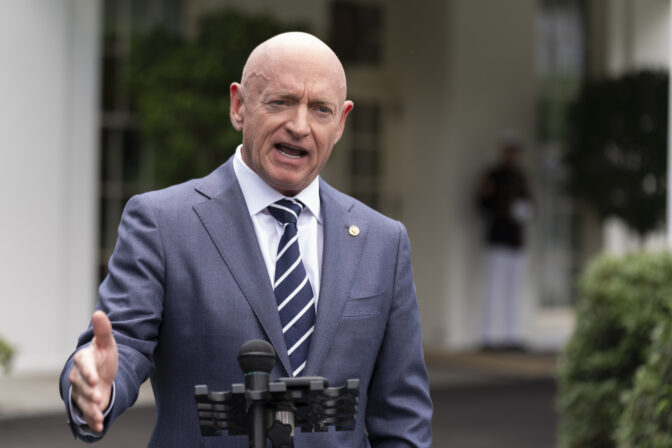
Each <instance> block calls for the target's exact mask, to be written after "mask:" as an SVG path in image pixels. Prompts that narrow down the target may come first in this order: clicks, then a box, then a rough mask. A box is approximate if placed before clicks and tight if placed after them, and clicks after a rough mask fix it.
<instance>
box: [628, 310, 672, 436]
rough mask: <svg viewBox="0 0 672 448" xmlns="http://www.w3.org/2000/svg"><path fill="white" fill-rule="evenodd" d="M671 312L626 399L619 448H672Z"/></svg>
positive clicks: (658, 332) (661, 326) (664, 319)
mask: <svg viewBox="0 0 672 448" xmlns="http://www.w3.org/2000/svg"><path fill="white" fill-rule="evenodd" d="M670 317H671V313H670V312H669V311H668V312H667V313H664V315H663V322H662V323H661V324H659V325H658V327H657V328H656V330H655V332H654V337H653V343H652V345H651V349H650V352H649V357H648V360H647V362H646V364H645V365H643V366H642V367H640V368H639V370H638V371H637V374H636V375H635V381H634V386H633V389H632V390H631V391H630V392H627V393H626V394H625V395H624V404H625V409H624V411H623V414H622V415H621V418H620V422H619V425H618V428H617V430H616V439H617V441H618V446H619V448H671V447H672V319H670Z"/></svg>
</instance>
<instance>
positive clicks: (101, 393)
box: [69, 347, 109, 432]
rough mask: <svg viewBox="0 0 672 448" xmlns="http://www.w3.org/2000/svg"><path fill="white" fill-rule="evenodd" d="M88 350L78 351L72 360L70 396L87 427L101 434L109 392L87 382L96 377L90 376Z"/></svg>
mask: <svg viewBox="0 0 672 448" xmlns="http://www.w3.org/2000/svg"><path fill="white" fill-rule="evenodd" d="M88 348H90V347H87V348H85V349H82V350H80V351H79V352H78V353H77V354H76V355H75V357H74V358H73V360H74V365H73V367H72V370H71V371H70V375H69V380H70V383H71V384H72V395H71V396H72V400H73V401H74V403H75V404H76V405H77V407H78V408H79V410H80V411H81V413H82V417H83V418H84V420H85V421H86V423H87V424H88V425H89V427H91V429H93V430H94V431H96V432H102V430H103V420H104V417H103V412H104V410H105V408H106V407H107V403H108V401H109V400H105V397H106V396H109V391H107V392H106V391H105V390H104V389H106V387H105V386H104V385H103V384H99V383H98V381H89V380H90V379H91V378H94V379H95V378H96V377H97V375H91V371H90V369H89V367H90V366H89V364H91V363H90V359H91V356H90V354H88V353H87V352H86V351H87V349H88ZM82 352H84V353H82ZM106 394H107V395H106Z"/></svg>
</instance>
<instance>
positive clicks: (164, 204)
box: [129, 162, 235, 211]
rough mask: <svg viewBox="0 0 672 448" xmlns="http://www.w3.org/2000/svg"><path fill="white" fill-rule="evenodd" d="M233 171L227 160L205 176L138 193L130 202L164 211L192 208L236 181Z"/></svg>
mask: <svg viewBox="0 0 672 448" xmlns="http://www.w3.org/2000/svg"><path fill="white" fill-rule="evenodd" d="M231 172H232V169H231V167H230V166H229V162H226V163H224V164H222V165H220V166H219V167H218V168H217V169H216V170H214V171H213V172H211V173H209V174H208V175H206V176H204V177H201V178H197V179H190V180H187V181H185V182H182V183H179V184H175V185H171V186H168V187H164V188H160V189H156V190H151V191H146V192H143V193H139V194H136V195H135V196H133V197H132V198H131V199H130V200H129V203H130V202H131V201H133V202H137V203H142V204H146V205H147V206H149V207H151V208H154V209H161V210H164V211H166V210H176V209H182V208H184V207H189V208H191V207H192V206H194V205H196V204H197V203H199V202H204V201H207V200H209V199H211V198H212V197H214V196H217V195H218V194H220V193H221V192H222V191H224V190H225V189H226V188H228V187H229V186H230V185H231V182H232V181H235V176H233V175H232V173H231Z"/></svg>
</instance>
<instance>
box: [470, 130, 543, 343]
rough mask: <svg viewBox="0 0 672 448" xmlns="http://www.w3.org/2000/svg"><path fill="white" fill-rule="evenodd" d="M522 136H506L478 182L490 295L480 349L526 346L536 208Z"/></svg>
mask: <svg viewBox="0 0 672 448" xmlns="http://www.w3.org/2000/svg"><path fill="white" fill-rule="evenodd" d="M521 152H522V147H521V143H520V140H519V139H518V138H516V137H513V136H507V137H506V138H505V139H504V140H503V142H502V144H501V148H500V154H499V160H498V162H497V163H496V164H495V165H494V166H493V167H491V168H490V169H488V170H487V172H486V173H485V175H484V176H483V177H482V179H481V180H480V182H479V185H478V191H477V202H478V207H479V210H480V212H481V215H482V217H483V219H484V221H485V243H486V247H487V263H486V264H487V274H486V279H487V281H486V294H485V303H484V306H483V312H482V316H483V318H482V325H483V328H482V341H481V342H482V348H483V349H485V350H522V349H523V348H524V347H523V341H522V334H521V328H520V312H521V286H522V282H523V273H524V269H525V232H524V231H525V226H526V224H527V223H528V222H529V221H530V219H531V218H532V214H533V208H532V200H531V195H530V190H529V186H528V182H527V178H526V176H525V173H524V172H523V170H522V168H521V166H520V157H521Z"/></svg>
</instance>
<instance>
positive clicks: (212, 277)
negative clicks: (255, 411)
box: [60, 159, 432, 448]
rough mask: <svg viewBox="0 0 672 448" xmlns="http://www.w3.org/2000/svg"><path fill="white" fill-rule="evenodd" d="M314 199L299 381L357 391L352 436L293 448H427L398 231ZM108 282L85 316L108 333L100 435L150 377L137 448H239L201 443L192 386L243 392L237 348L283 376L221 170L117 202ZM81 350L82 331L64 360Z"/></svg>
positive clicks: (408, 275) (246, 219)
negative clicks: (312, 302)
mask: <svg viewBox="0 0 672 448" xmlns="http://www.w3.org/2000/svg"><path fill="white" fill-rule="evenodd" d="M320 197H321V203H322V210H323V213H324V215H323V217H324V220H323V221H324V249H323V262H322V273H321V279H322V280H321V281H322V284H321V287H320V297H319V302H318V309H317V322H316V326H315V333H314V334H313V337H312V341H311V346H310V352H309V354H308V360H307V365H306V370H305V372H304V374H305V375H318V376H324V377H326V378H328V379H329V381H330V384H331V385H342V384H344V383H345V381H346V380H347V379H348V378H359V379H360V382H361V383H360V384H361V394H360V406H359V412H358V415H357V423H356V428H355V430H354V431H346V432H334V431H333V429H332V430H330V431H329V432H327V433H314V434H302V433H300V432H298V431H297V434H296V438H295V444H296V447H321V448H324V447H334V448H336V447H339V448H343V447H367V446H380V447H429V446H430V445H431V429H430V420H431V414H432V403H431V400H430V397H429V387H428V380H427V373H426V368H425V364H424V359H423V352H422V336H421V332H420V322H419V317H418V308H417V299H416V294H415V287H414V285H413V278H412V272H411V259H410V248H409V242H408V236H407V234H406V230H405V229H404V227H403V226H402V224H401V223H399V222H397V221H393V220H391V219H389V218H386V217H384V216H383V215H381V214H379V213H377V212H375V211H374V210H372V209H370V208H368V207H366V206H365V205H363V204H362V203H360V202H358V201H356V200H354V199H353V198H351V197H349V196H346V195H344V194H342V193H340V192H338V191H336V190H334V189H333V188H332V187H330V186H329V185H328V184H326V183H325V182H324V181H322V182H321V184H320ZM351 225H356V226H358V227H359V229H360V233H359V235H358V236H352V235H350V234H349V232H348V229H349V227H350V226H351ZM109 268H110V269H109V270H110V274H109V275H108V277H107V278H106V279H105V281H104V282H103V283H102V284H101V286H100V291H99V302H98V308H99V309H102V310H103V311H105V313H107V314H108V316H109V318H110V320H111V322H112V326H113V330H114V336H115V339H116V341H117V344H118V347H119V370H118V373H117V377H116V381H115V384H116V399H115V403H114V406H113V408H112V410H111V412H110V414H109V416H108V418H107V422H106V430H107V428H109V426H110V423H111V422H112V421H113V420H114V419H115V418H116V417H117V416H118V415H119V414H120V413H121V412H123V411H124V410H125V409H127V408H128V407H130V406H131V405H132V404H133V403H134V402H135V400H136V398H137V394H138V388H139V387H140V384H142V382H143V381H145V379H147V378H148V377H150V378H151V381H152V387H153V390H154V395H155V397H156V406H157V421H156V426H155V428H154V432H153V434H152V438H151V441H150V443H149V446H150V447H161V448H167V447H176V448H177V447H180V448H185V447H196V446H199V447H214V446H219V447H221V446H227V447H228V446H230V447H246V446H247V441H246V438H245V437H241V436H228V435H222V437H214V438H203V437H201V435H200V432H199V424H198V418H197V415H196V407H195V404H194V398H193V390H194V389H193V388H194V385H195V384H208V385H209V386H210V388H211V390H228V389H230V387H231V383H241V382H243V377H242V373H241V371H240V368H239V366H238V362H237V359H236V358H237V354H238V350H239V348H240V346H241V345H242V344H243V343H244V342H246V341H248V340H250V339H255V338H261V339H265V340H267V341H269V342H270V343H271V344H272V345H273V346H274V348H275V350H276V352H277V353H278V359H279V362H277V363H276V366H275V368H274V370H273V371H272V372H271V380H274V379H276V378H278V377H283V376H290V375H289V374H288V372H289V371H290V365H289V359H288V356H287V350H286V348H285V342H284V339H283V336H282V330H281V325H280V318H279V316H278V312H277V310H276V303H275V296H274V294H273V290H272V287H271V284H270V282H269V279H268V274H267V272H266V267H265V265H264V261H263V257H262V255H261V251H260V250H259V245H258V243H257V240H256V236H255V233H254V228H253V225H252V221H251V219H250V216H249V213H248V211H247V208H246V206H245V203H244V199H243V195H242V192H241V190H240V186H239V185H238V182H237V180H236V177H235V175H234V172H233V163H232V159H231V160H229V161H228V162H227V163H225V164H224V165H222V166H220V167H219V168H218V169H217V170H215V171H214V172H213V173H211V174H210V175H208V176H207V177H205V178H203V179H197V180H192V181H189V182H186V183H184V184H181V185H177V186H174V187H170V188H167V189H164V190H160V191H155V192H150V193H145V194H142V195H139V196H135V197H133V198H131V200H129V202H128V204H127V205H126V208H125V210H124V213H123V217H122V220H121V224H120V227H119V239H118V241H117V246H116V248H115V251H114V254H113V255H112V258H111V259H110V264H109ZM91 337H92V332H91V328H89V329H88V330H87V331H86V332H84V333H83V334H82V336H81V337H80V340H79V343H78V348H80V347H82V346H83V345H85V344H87V343H88V342H89V341H90V340H91ZM70 368H71V359H70V360H68V362H67V364H66V366H65V368H64V370H63V373H62V375H61V381H60V387H61V396H63V397H66V398H67V390H68V386H69V384H68V380H67V375H68V373H69V370H70ZM84 439H85V440H93V439H89V438H87V437H84Z"/></svg>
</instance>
